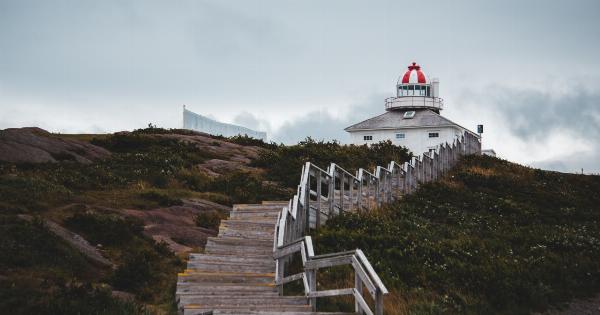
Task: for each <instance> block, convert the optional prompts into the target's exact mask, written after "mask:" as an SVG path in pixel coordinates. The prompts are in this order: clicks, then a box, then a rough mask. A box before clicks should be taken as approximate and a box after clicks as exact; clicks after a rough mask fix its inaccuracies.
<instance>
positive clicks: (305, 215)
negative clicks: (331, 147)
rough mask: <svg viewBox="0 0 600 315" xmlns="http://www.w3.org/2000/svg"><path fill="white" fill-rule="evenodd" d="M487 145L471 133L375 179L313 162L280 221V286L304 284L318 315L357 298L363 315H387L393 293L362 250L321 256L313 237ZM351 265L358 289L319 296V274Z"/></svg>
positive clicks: (368, 174)
mask: <svg viewBox="0 0 600 315" xmlns="http://www.w3.org/2000/svg"><path fill="white" fill-rule="evenodd" d="M480 153H481V142H480V140H479V138H478V137H477V136H475V135H473V134H472V133H469V132H465V133H464V135H463V136H462V137H461V138H460V139H456V140H455V141H454V142H453V143H452V144H448V143H445V144H442V145H439V146H438V147H437V148H436V149H435V150H432V151H431V152H426V153H423V154H422V155H421V156H418V157H413V158H412V159H411V160H410V161H409V162H405V163H403V164H402V165H400V164H398V163H396V162H394V161H392V162H390V163H389V165H388V167H387V168H384V167H381V166H377V167H376V168H375V170H374V171H373V173H371V172H369V171H367V170H365V169H362V168H361V169H359V170H358V171H357V172H356V174H355V175H353V174H351V173H350V172H348V171H346V170H344V169H343V168H341V167H339V166H338V165H336V164H335V163H331V165H329V167H328V168H327V170H323V169H321V168H319V167H318V166H316V165H314V164H312V163H310V162H307V163H306V164H305V165H304V166H303V169H302V175H301V179H300V185H298V189H297V193H296V195H294V197H293V198H292V199H291V200H290V201H289V203H288V206H287V207H284V208H283V209H282V211H281V213H280V214H279V217H278V219H277V225H276V230H275V239H274V243H273V257H274V259H275V261H276V268H277V271H276V279H275V280H276V284H277V285H278V286H279V287H280V293H281V294H282V292H283V285H285V284H287V283H290V282H293V281H302V283H303V286H304V291H305V294H306V296H307V297H308V298H309V299H310V302H311V305H312V306H313V310H315V311H316V305H317V304H316V298H319V297H326V296H340V295H351V296H353V297H354V301H355V311H356V313H358V314H363V313H365V314H377V315H381V314H383V295H385V294H387V293H388V290H387V289H386V287H385V286H384V284H383V282H382V281H381V279H380V278H379V276H378V275H377V273H376V272H375V271H374V269H373V267H372V266H371V264H370V263H369V261H368V259H367V258H366V257H365V255H364V253H363V252H362V251H361V250H360V249H356V250H354V251H349V252H342V253H333V254H325V255H315V254H314V251H313V244H312V239H311V238H310V236H307V235H308V234H309V232H310V230H312V229H317V228H319V227H320V226H322V225H323V224H325V222H327V220H328V219H329V218H331V217H333V216H336V215H338V214H340V213H341V212H344V211H369V210H371V209H373V208H375V207H378V206H380V205H382V204H384V203H389V202H392V201H394V200H397V199H398V198H400V197H401V196H402V195H406V194H410V193H412V192H414V191H415V190H416V189H417V187H418V185H419V184H420V183H427V182H430V181H434V180H436V179H438V178H440V177H441V176H443V175H444V174H445V173H446V172H447V171H448V170H450V168H452V167H453V166H454V165H455V164H456V162H457V161H458V159H459V158H460V157H461V156H463V155H468V154H480ZM298 253H299V254H300V257H301V260H302V267H303V268H302V271H301V272H300V273H296V274H292V275H288V274H287V273H286V266H289V265H290V263H291V261H292V257H293V256H294V254H298ZM338 265H350V266H352V269H353V270H354V278H355V281H354V287H353V288H344V289H335V290H318V288H317V272H318V270H319V269H323V268H329V267H332V266H338ZM364 288H366V289H367V292H368V293H369V294H370V295H371V298H372V301H373V302H372V304H373V305H374V307H373V308H374V311H373V310H371V307H370V306H369V303H367V301H366V300H365V297H364V296H363V292H364Z"/></svg>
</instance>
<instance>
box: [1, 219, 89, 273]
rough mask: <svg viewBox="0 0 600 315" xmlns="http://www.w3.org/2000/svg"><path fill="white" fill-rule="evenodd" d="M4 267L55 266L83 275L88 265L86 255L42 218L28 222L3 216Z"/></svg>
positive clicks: (2, 244)
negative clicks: (52, 229) (45, 223)
mask: <svg viewBox="0 0 600 315" xmlns="http://www.w3.org/2000/svg"><path fill="white" fill-rule="evenodd" d="M0 253H2V254H1V255H0V268H1V269H2V270H11V269H20V268H40V269H51V270H53V271H54V272H55V273H57V274H62V273H66V274H70V275H81V274H82V273H83V272H84V271H85V270H86V268H87V267H88V264H87V262H86V260H85V258H84V256H83V255H81V254H80V253H79V252H78V251H76V250H75V249H73V248H72V247H71V246H70V245H69V244H67V243H65V242H64V241H63V240H62V239H60V238H58V237H57V236H55V235H54V234H53V233H51V232H50V231H49V230H48V229H47V228H46V226H45V225H44V224H43V222H42V221H41V220H33V221H32V222H27V221H25V220H23V219H19V218H17V217H15V216H6V215H0Z"/></svg>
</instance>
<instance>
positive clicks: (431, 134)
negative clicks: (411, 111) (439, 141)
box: [429, 132, 440, 138]
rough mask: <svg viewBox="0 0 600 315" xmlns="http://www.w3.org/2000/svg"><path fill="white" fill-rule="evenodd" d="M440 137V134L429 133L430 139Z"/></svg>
mask: <svg viewBox="0 0 600 315" xmlns="http://www.w3.org/2000/svg"><path fill="white" fill-rule="evenodd" d="M439 137H440V133H439V132H430V133H429V138H439Z"/></svg>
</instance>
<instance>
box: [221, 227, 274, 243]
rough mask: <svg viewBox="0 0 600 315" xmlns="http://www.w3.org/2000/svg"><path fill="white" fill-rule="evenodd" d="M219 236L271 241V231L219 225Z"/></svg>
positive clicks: (272, 236)
mask: <svg viewBox="0 0 600 315" xmlns="http://www.w3.org/2000/svg"><path fill="white" fill-rule="evenodd" d="M218 236H219V237H221V236H222V237H239V238H246V239H258V240H271V241H273V238H274V232H273V231H256V230H251V229H238V228H228V227H225V226H221V227H219V235H218Z"/></svg>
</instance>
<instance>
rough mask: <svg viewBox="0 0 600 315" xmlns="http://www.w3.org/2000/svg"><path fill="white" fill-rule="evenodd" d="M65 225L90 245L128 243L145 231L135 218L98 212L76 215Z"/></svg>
mask: <svg viewBox="0 0 600 315" xmlns="http://www.w3.org/2000/svg"><path fill="white" fill-rule="evenodd" d="M65 225H66V226H67V227H68V228H69V229H72V230H73V231H76V232H78V233H81V234H82V235H84V236H85V238H86V239H87V240H88V241H89V242H90V243H92V244H94V245H95V244H102V245H106V246H114V245H118V244H123V243H127V242H129V241H131V240H132V239H133V238H134V237H135V236H140V235H141V233H142V231H143V229H144V228H143V225H142V224H141V222H139V221H138V220H135V219H133V218H130V217H123V216H121V215H119V214H104V213H96V212H84V213H76V214H74V215H72V216H71V217H69V218H67V219H66V220H65Z"/></svg>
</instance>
